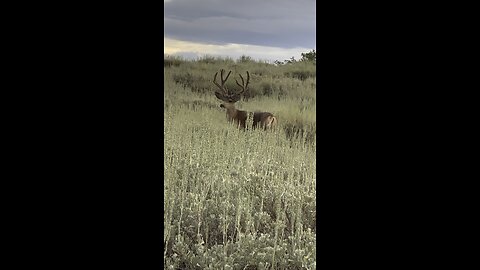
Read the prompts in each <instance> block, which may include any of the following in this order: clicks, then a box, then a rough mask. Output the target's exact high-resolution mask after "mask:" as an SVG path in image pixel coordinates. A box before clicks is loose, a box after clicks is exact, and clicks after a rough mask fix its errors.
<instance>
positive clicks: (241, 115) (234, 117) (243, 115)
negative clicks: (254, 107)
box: [220, 103, 276, 129]
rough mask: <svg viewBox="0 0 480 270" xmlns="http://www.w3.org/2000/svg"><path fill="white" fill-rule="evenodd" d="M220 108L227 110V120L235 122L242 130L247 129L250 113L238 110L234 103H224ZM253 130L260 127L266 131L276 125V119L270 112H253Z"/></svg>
mask: <svg viewBox="0 0 480 270" xmlns="http://www.w3.org/2000/svg"><path fill="white" fill-rule="evenodd" d="M220 107H222V108H225V109H226V114H227V119H228V121H229V122H234V123H235V125H237V126H238V127H240V128H243V129H245V127H246V126H247V119H248V114H249V112H247V111H242V110H237V109H236V108H235V104H233V103H223V104H222V105H220ZM250 114H253V128H256V127H257V126H258V125H260V126H261V127H262V128H264V129H268V128H272V127H273V126H274V125H275V124H276V123H275V121H276V118H275V116H273V114H271V113H269V112H253V113H250Z"/></svg>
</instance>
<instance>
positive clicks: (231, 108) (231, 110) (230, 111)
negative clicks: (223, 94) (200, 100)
mask: <svg viewBox="0 0 480 270" xmlns="http://www.w3.org/2000/svg"><path fill="white" fill-rule="evenodd" d="M223 106H224V107H225V109H227V115H228V116H229V117H230V119H231V118H235V117H236V116H237V108H235V103H227V102H225V103H224V104H223Z"/></svg>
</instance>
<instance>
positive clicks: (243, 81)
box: [235, 71, 250, 95]
mask: <svg viewBox="0 0 480 270" xmlns="http://www.w3.org/2000/svg"><path fill="white" fill-rule="evenodd" d="M238 75H240V79H242V84H240V83H238V81H237V79H235V82H236V83H237V85H238V86H240V87H241V88H242V91H241V92H240V93H238V95H240V94H242V93H243V92H245V90H247V89H248V83H249V82H250V73H248V71H247V83H246V84H245V80H244V79H243V77H242V74H238Z"/></svg>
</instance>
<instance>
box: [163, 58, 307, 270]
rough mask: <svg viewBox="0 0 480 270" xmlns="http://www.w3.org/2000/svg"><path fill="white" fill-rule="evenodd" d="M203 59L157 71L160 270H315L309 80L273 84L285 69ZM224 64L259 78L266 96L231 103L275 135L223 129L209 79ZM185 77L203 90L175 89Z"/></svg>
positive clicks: (290, 79)
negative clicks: (269, 124)
mask: <svg viewBox="0 0 480 270" xmlns="http://www.w3.org/2000/svg"><path fill="white" fill-rule="evenodd" d="M176 60H178V59H176ZM207 60H208V61H193V62H187V61H183V60H181V59H180V60H178V61H179V62H178V65H177V64H175V65H170V66H168V67H166V68H165V71H164V72H165V83H164V84H165V85H164V86H165V88H164V89H165V93H164V96H165V104H164V115H165V117H164V127H165V129H164V135H165V136H164V138H165V142H164V144H165V157H164V168H165V178H164V195H165V197H164V198H165V199H164V222H165V227H164V244H165V249H164V263H165V266H166V268H167V269H269V268H272V267H273V268H274V269H315V265H316V257H315V241H316V226H315V224H316V201H315V195H316V186H315V184H316V181H315V180H316V179H315V177H316V162H315V151H316V149H315V145H316V141H315V121H316V119H315V88H314V87H313V86H314V85H315V78H307V79H306V80H302V79H299V78H294V77H284V78H282V77H275V74H282V72H284V71H282V70H281V71H279V70H277V69H285V67H284V66H279V67H276V66H273V65H266V64H265V63H256V62H254V61H246V63H235V62H233V60H229V59H227V60H225V61H223V60H222V59H207ZM228 63H230V65H232V64H234V65H237V68H238V69H239V70H240V69H241V70H247V69H248V70H251V73H253V72H252V70H256V71H255V73H254V74H257V72H258V70H262V72H264V74H263V75H261V76H260V75H258V76H255V75H254V76H252V78H255V81H256V83H257V84H261V83H264V82H267V83H270V84H271V85H272V87H273V89H274V90H273V92H272V93H270V94H269V95H264V94H258V95H257V96H255V97H254V98H252V99H250V100H249V101H248V102H239V106H240V107H241V108H242V109H246V110H251V111H253V110H256V109H263V110H264V111H270V112H272V113H274V114H275V115H276V117H277V118H278V121H279V126H278V128H277V129H275V130H273V131H263V130H247V131H241V130H238V129H236V128H235V127H234V126H233V125H231V124H229V123H227V121H226V119H225V112H224V110H223V109H221V108H220V107H219V104H220V103H219V101H218V100H217V99H216V98H215V96H214V95H213V92H214V87H215V86H214V85H213V83H211V80H212V78H213V74H214V73H215V72H216V71H218V69H220V68H225V69H227V70H228V69H229V68H230V67H229V66H228ZM219 64H226V66H221V65H220V66H219ZM302 64H303V63H302ZM244 65H245V66H244ZM295 68H297V69H300V68H301V67H295ZM309 68H311V67H309ZM185 73H189V74H192V75H194V77H195V78H196V80H202V79H203V80H205V81H209V82H210V83H209V84H205V86H204V87H205V89H203V90H199V89H196V88H195V87H191V85H182V84H181V83H175V77H176V78H179V77H181V76H185ZM232 75H234V74H232ZM230 80H232V78H231V79H230ZM191 83H196V81H193V82H191ZM279 86H284V87H285V92H284V93H283V94H281V93H280V91H278V89H279ZM289 129H297V130H296V131H289ZM300 131H301V132H300ZM295 134H297V135H295ZM273 268H272V269H273Z"/></svg>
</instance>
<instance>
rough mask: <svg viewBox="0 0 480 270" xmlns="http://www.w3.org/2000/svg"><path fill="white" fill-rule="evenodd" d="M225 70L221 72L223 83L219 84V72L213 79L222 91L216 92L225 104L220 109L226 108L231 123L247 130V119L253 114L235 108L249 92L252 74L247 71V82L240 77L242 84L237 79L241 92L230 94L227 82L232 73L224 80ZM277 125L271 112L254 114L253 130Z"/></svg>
mask: <svg viewBox="0 0 480 270" xmlns="http://www.w3.org/2000/svg"><path fill="white" fill-rule="evenodd" d="M224 72H225V70H223V69H221V70H220V79H221V83H220V84H218V83H217V75H218V72H217V73H215V76H214V77H213V83H214V84H215V85H216V86H217V87H218V89H219V90H220V91H215V96H216V97H217V98H218V99H220V100H221V101H223V103H222V104H221V105H220V107H222V108H225V109H226V110H227V119H228V121H230V122H234V123H235V124H236V125H237V126H238V127H240V128H242V129H245V127H246V121H247V117H248V115H249V114H250V116H252V113H249V112H246V111H241V110H237V109H236V108H235V103H236V102H237V101H239V100H240V98H241V96H242V94H243V93H245V91H248V83H249V82H250V74H249V73H248V71H247V81H246V82H245V80H244V79H243V77H242V75H241V74H239V75H240V79H242V84H240V83H239V82H238V81H237V79H235V82H236V83H237V85H238V86H240V91H236V92H230V91H229V90H228V89H227V87H226V86H225V82H226V81H227V80H228V77H229V76H230V73H232V71H230V72H228V74H227V77H226V78H224V77H223V75H224ZM276 124H277V118H275V116H273V114H271V113H269V112H253V128H256V127H257V126H258V125H260V126H261V127H263V128H264V129H271V128H273V127H274V126H275V125H276Z"/></svg>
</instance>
